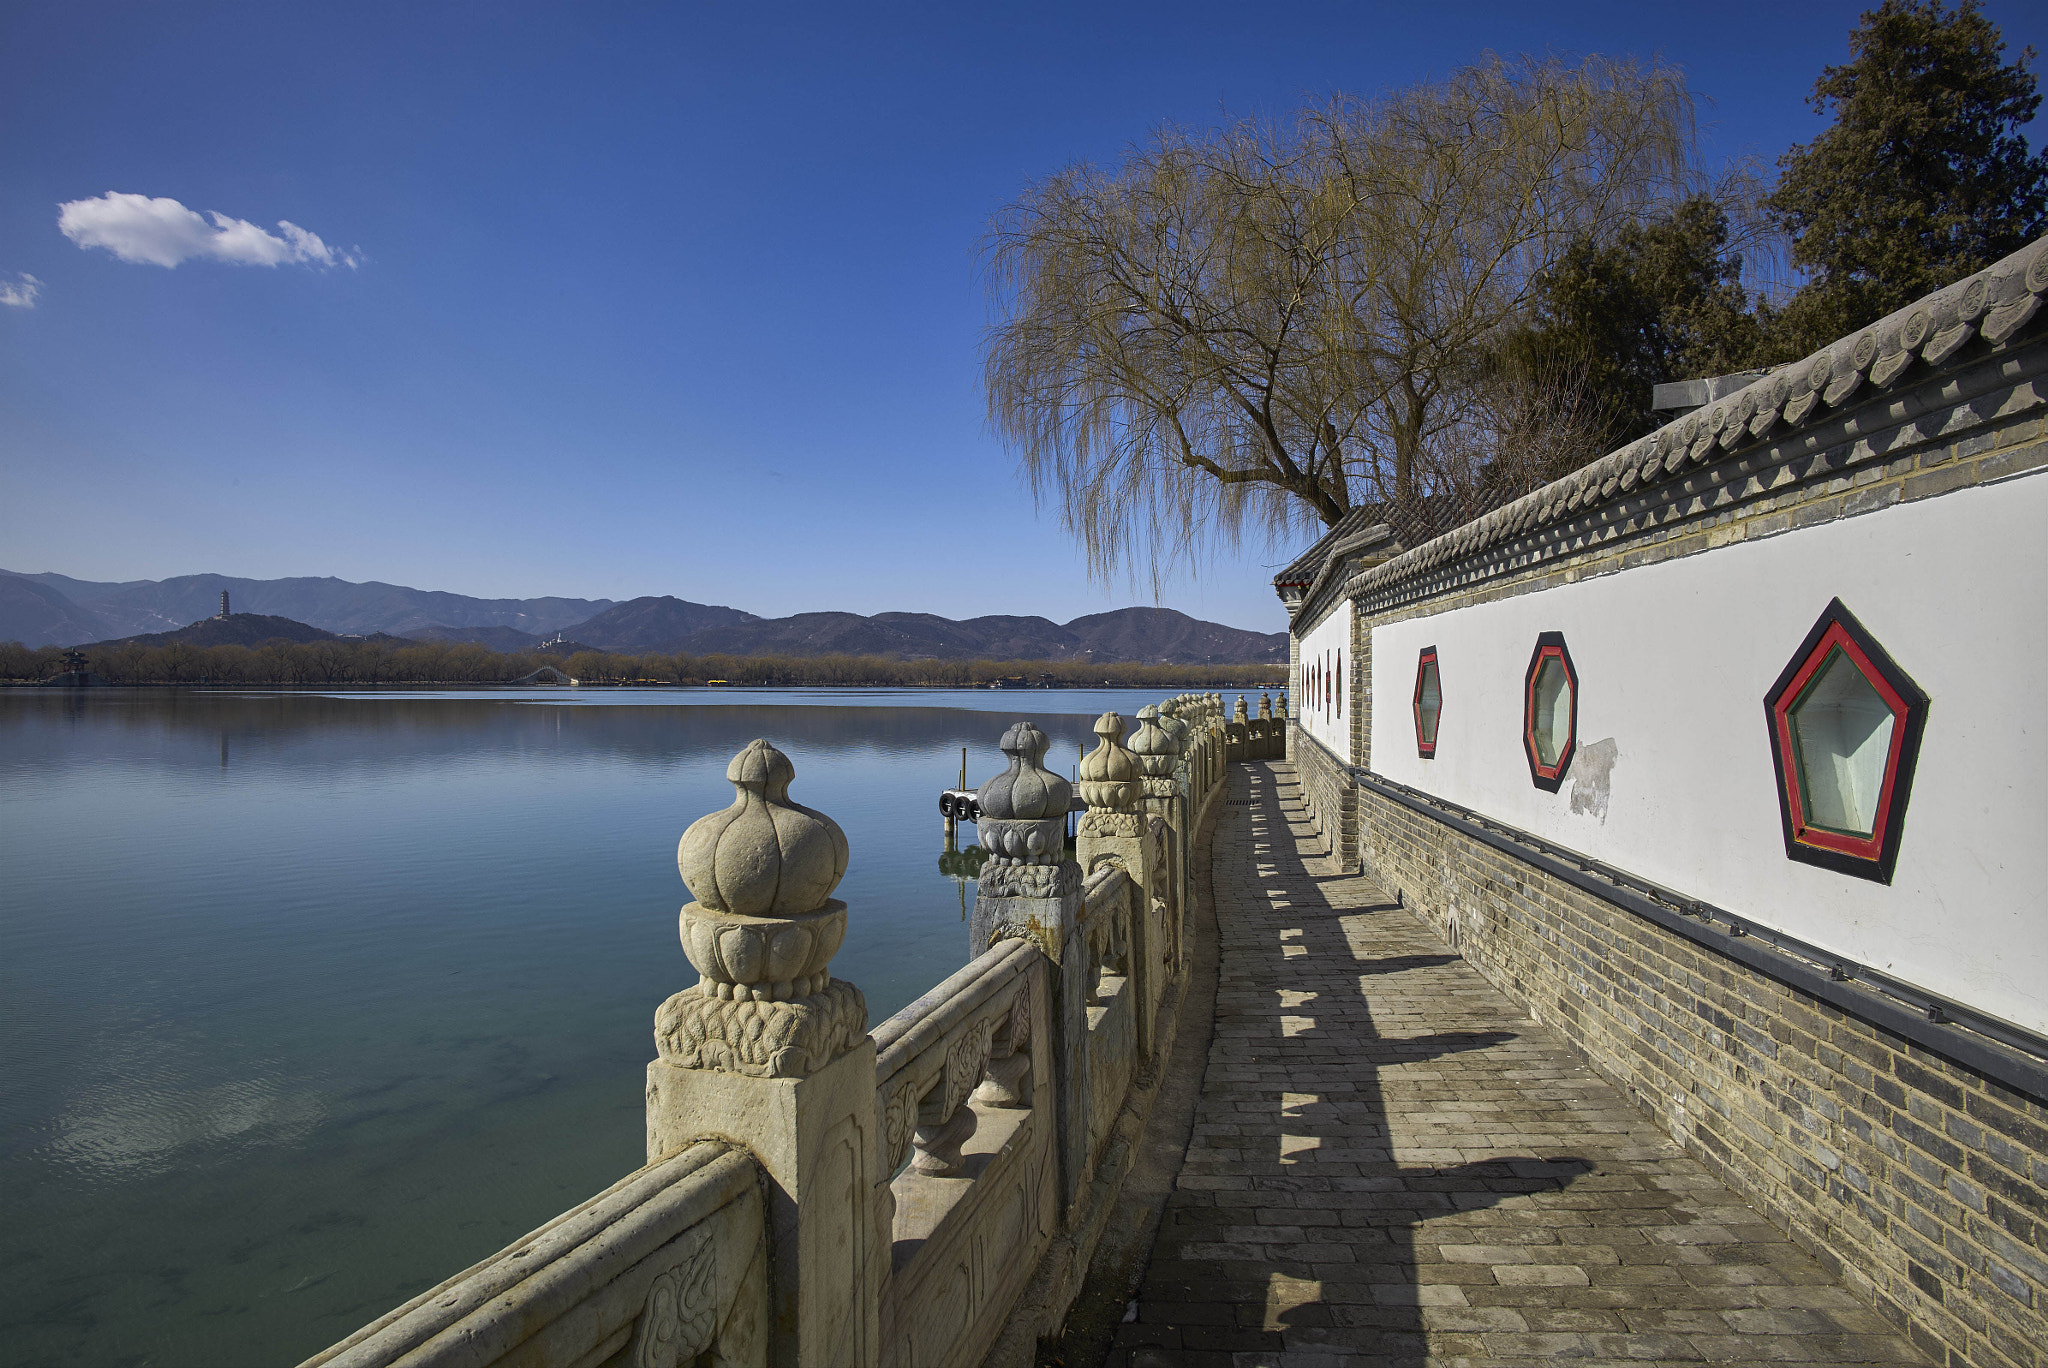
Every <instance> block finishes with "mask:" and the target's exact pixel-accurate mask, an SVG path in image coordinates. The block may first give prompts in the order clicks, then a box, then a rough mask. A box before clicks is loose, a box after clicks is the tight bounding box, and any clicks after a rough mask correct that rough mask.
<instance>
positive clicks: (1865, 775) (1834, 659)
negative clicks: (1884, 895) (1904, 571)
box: [1764, 599, 1927, 883]
mask: <svg viewBox="0 0 2048 1368" xmlns="http://www.w3.org/2000/svg"><path fill="white" fill-rule="evenodd" d="M1764 707H1765V711H1766V713H1767V714H1768V716H1769V718H1770V725H1771V759H1772V761H1773V763H1774V764H1775V766H1776V769H1777V776H1778V810H1779V816H1780V818H1781V819H1782V821H1783V824H1784V832H1785V854H1786V855H1787V857H1789V858H1791V859H1794V860H1798V861H1800V862H1802V863H1805V864H1812V865H1819V866H1821V867H1822V868H1824V869H1832V870H1835V871H1837V872H1839V873H1843V874H1853V875H1855V876H1857V877H1859V878H1865V879H1875V880H1877V881H1879V882H1880V883H1890V882H1891V879H1892V870H1893V868H1894V866H1895V865H1896V864H1897V862H1898V848H1899V836H1900V834H1901V832H1902V831H1903V830H1904V824H1905V817H1906V798H1907V796H1908V794H1909V793H1910V791H1911V789H1912V785H1913V767H1914V764H1915V762H1916V760H1917V759H1918V756H1919V751H1920V734H1921V731H1922V729H1923V728H1924V727H1925V725H1926V720H1927V695H1926V694H1925V693H1923V692H1921V690H1920V688H1919V686H1918V685H1916V684H1914V682H1913V681H1912V679H1911V678H1909V677H1908V676H1907V675H1906V673H1905V672H1904V671H1903V670H1901V669H1900V668H1899V667H1898V664H1897V663H1896V662H1895V661H1893V660H1892V658H1891V657H1890V656H1889V655H1887V654H1886V653H1885V650H1884V648H1883V647H1882V646H1879V645H1878V644H1877V642H1876V640H1875V639H1874V638H1872V637H1871V635H1870V633H1869V632H1867V631H1865V630H1864V628H1863V624H1862V623H1860V622H1858V621H1857V620H1856V618H1855V616H1854V615H1853V614H1852V613H1850V611H1849V610H1848V609H1847V608H1846V607H1844V606H1843V604H1842V601H1841V600H1840V599H1836V600H1834V601H1833V602H1831V603H1830V604H1828V607H1827V611H1826V612H1824V613H1822V614H1821V616H1820V621H1818V622H1816V623H1815V624H1814V625H1813V630H1812V631H1810V632H1808V633H1807V635H1806V640H1805V641H1804V642H1802V643H1800V647H1799V651H1798V653H1797V654H1795V655H1794V656H1793V657H1792V661H1791V663H1790V664H1788V665H1787V666H1786V667H1785V669H1784V672H1783V673H1782V674H1780V675H1779V676H1778V680H1777V683H1775V684H1774V685H1772V686H1771V691H1770V692H1769V693H1768V694H1766V695H1765V696H1764Z"/></svg>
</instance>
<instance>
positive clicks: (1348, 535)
mask: <svg viewBox="0 0 2048 1368" xmlns="http://www.w3.org/2000/svg"><path fill="white" fill-rule="evenodd" d="M1339 533H1344V535H1342V536H1339V535H1338V534H1339ZM1323 541H1324V542H1327V543H1328V545H1327V546H1326V547H1324V549H1323V553H1322V557H1321V563H1320V564H1319V565H1318V566H1317V568H1316V572H1315V574H1314V576H1312V577H1311V578H1308V579H1305V580H1288V581H1282V580H1275V581H1274V587H1275V588H1276V589H1289V588H1294V587H1296V586H1297V585H1299V586H1300V587H1301V596H1300V597H1299V598H1297V599H1295V600H1294V602H1293V603H1292V604H1291V605H1290V612H1289V621H1290V622H1292V621H1298V620H1300V618H1301V617H1302V616H1303V615H1304V614H1305V613H1307V612H1309V611H1310V610H1311V609H1312V608H1314V607H1315V606H1316V605H1317V603H1318V601H1319V600H1320V599H1321V598H1322V597H1324V591H1325V590H1327V589H1328V588H1330V586H1331V585H1332V584H1333V583H1335V582H1336V579H1337V577H1338V576H1339V575H1340V574H1342V573H1343V570H1344V563H1345V561H1347V560H1348V559H1350V558H1351V557H1352V556H1353V555H1354V554H1356V553H1357V552H1359V551H1362V550H1364V549H1366V548H1367V547H1371V546H1376V545H1389V546H1395V547H1398V546H1399V545H1400V543H1399V542H1398V541H1396V540H1395V537H1394V529H1393V526H1392V524H1389V523H1384V522H1376V523H1370V524H1368V525H1366V526H1364V527H1360V528H1357V529H1355V530H1352V531H1350V532H1345V530H1344V528H1343V526H1342V524H1339V525H1338V526H1337V527H1334V528H1332V529H1331V530H1330V535H1329V536H1326V537H1325V538H1324V539H1323ZM1318 545H1322V543H1318ZM1388 554H1389V555H1391V554H1393V553H1392V552H1391V551H1390V552H1389V553H1388ZM1385 559H1386V557H1385V556H1381V557H1378V558H1376V559H1375V561H1374V563H1375V564H1378V563H1380V562H1381V561H1384V560H1385ZM1296 564H1300V561H1296Z"/></svg>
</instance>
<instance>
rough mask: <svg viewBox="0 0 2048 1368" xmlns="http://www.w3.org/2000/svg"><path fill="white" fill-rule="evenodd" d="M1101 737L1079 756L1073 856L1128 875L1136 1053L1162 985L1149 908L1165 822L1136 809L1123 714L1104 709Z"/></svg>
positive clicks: (1084, 868) (1142, 1049) (1138, 793)
mask: <svg viewBox="0 0 2048 1368" xmlns="http://www.w3.org/2000/svg"><path fill="white" fill-rule="evenodd" d="M1095 735H1096V736H1097V737H1098V738H1100V740H1099V743H1098V744H1097V746H1096V747H1095V749H1094V750H1092V751H1090V752H1089V753H1088V755H1087V756H1086V757H1085V758H1084V759H1083V760H1082V761H1081V800H1082V801H1083V802H1085V803H1087V804H1088V811H1087V812H1085V813H1083V814H1082V815H1081V825H1080V827H1079V829H1078V830H1077V831H1076V832H1075V835H1074V857H1075V859H1077V860H1078V861H1079V862H1080V865H1081V873H1082V877H1083V878H1086V877H1087V876H1088V875H1091V874H1093V873H1094V872H1095V871H1096V870H1098V869H1100V868H1102V867H1103V866H1104V865H1118V866H1120V867H1122V869H1123V870H1124V872H1125V874H1126V875H1128V876H1129V878H1130V881H1131V906H1130V921H1131V924H1130V937H1131V939H1130V946H1129V951H1128V957H1129V961H1130V963H1129V965H1128V968H1129V972H1130V980H1131V987H1132V990H1133V992H1134V993H1135V996H1134V998H1133V999H1132V1001H1133V1002H1134V1003H1135V1004H1136V1007H1137V1010H1136V1012H1135V1013H1134V1014H1133V1015H1135V1016H1136V1018H1137V1026H1138V1053H1139V1055H1140V1056H1141V1057H1146V1058H1149V1057H1150V1056H1151V1054H1152V1046H1153V1041H1152V1032H1153V1014H1154V1011H1155V1009H1156V1008H1157V1007H1158V1005H1159V994H1160V990H1161V988H1162V987H1163V986H1164V974H1163V973H1162V968H1161V965H1160V962H1159V961H1160V955H1159V950H1158V945H1157V943H1158V940H1159V936H1160V930H1159V928H1158V927H1157V925H1156V923H1155V920H1154V917H1153V915H1152V914H1153V908H1152V898H1153V893H1154V890H1153V879H1154V876H1155V874H1156V873H1157V872H1158V869H1157V866H1158V858H1157V856H1156V854H1155V852H1156V850H1157V847H1158V843H1159V838H1158V835H1157V833H1155V832H1154V830H1153V823H1154V822H1155V821H1157V822H1160V825H1161V827H1162V828H1163V826H1164V822H1163V821H1160V819H1158V818H1154V817H1151V816H1149V815H1148V814H1146V813H1144V812H1142V811H1140V810H1139V804H1140V802H1141V801H1142V799H1143V797H1144V787H1143V782H1142V781H1143V778H1144V776H1143V774H1142V773H1141V772H1140V770H1139V768H1138V759H1137V757H1136V756H1134V755H1132V754H1131V753H1130V752H1129V751H1128V750H1125V749H1124V746H1123V735H1124V720H1123V718H1121V717H1119V716H1118V715H1117V714H1115V713H1113V712H1106V713H1104V714H1103V715H1102V716H1101V717H1099V718H1097V719H1096V721H1095Z"/></svg>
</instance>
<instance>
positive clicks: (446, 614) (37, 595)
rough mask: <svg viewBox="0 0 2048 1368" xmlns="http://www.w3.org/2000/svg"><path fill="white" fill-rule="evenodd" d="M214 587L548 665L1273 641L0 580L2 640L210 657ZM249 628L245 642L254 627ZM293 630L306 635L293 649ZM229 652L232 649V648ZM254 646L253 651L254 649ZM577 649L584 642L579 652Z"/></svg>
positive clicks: (686, 606)
mask: <svg viewBox="0 0 2048 1368" xmlns="http://www.w3.org/2000/svg"><path fill="white" fill-rule="evenodd" d="M223 589H225V590H227V591H228V593H229V594H230V595H231V597H232V606H233V607H234V608H236V609H238V610H239V611H237V612H236V613H235V615H234V618H233V619H230V622H233V621H235V620H237V619H242V618H249V619H263V620H266V621H271V622H282V623H288V624H290V630H287V629H279V630H274V631H271V632H270V633H269V635H270V636H284V637H286V638H287V639H289V640H294V641H312V640H323V639H325V638H326V637H328V636H374V635H377V634H385V635H389V636H393V637H406V638H412V639H417V640H422V641H469V642H475V643H477V644H479V645H483V646H487V647H489V648H490V649H492V650H495V651H524V650H537V649H540V648H541V643H543V642H544V641H549V640H552V639H554V638H557V637H562V638H566V639H567V640H566V641H565V643H564V645H562V646H557V647H553V648H550V649H551V651H552V653H554V654H567V653H573V652H574V651H576V650H584V649H596V650H603V651H620V652H628V653H636V654H638V653H661V654H672V653H676V652H684V653H687V654H690V655H713V654H721V653H722V654H729V655H783V656H820V655H874V656H883V657H887V658H891V659H896V660H927V659H930V660H975V659H982V660H1089V661H1094V662H1096V663H1099V664H1105V665H1108V664H1116V663H1123V662H1130V663H1139V664H1172V665H1240V664H1279V663H1281V662H1284V661H1285V660H1286V659H1287V636H1286V634H1285V633H1284V632H1270V633H1269V632H1247V631H1243V630H1241V629H1239V628H1236V627H1226V626H1224V625H1223V624H1221V623H1215V622H1203V621H1200V620H1199V619H1196V618H1191V617H1189V616H1188V615H1187V614H1185V613H1180V612H1176V611H1174V610H1173V609H1171V608H1120V609H1117V610H1116V611H1114V612H1108V613H1091V614H1089V615H1088V616H1086V617H1078V618H1075V619H1074V620H1073V621H1072V622H1069V623H1066V624H1064V625H1062V624H1060V623H1057V622H1054V621H1052V620H1051V619H1050V618H1042V617H1024V616H1013V615H1005V614H995V615H991V616H988V617H977V618H969V619H967V620H966V621H964V622H956V621H954V620H953V619H952V618H944V617H939V616H937V615H935V614H932V613H876V614H875V615H873V616H872V617H867V616H863V615H861V614H859V613H833V612H822V613H797V614H794V615H792V616H790V617H783V618H762V617H758V616H756V615H755V614H753V613H749V612H745V611H742V610H741V609H738V608H727V607H722V606H718V605H713V604H705V603H692V602H690V601H689V600H688V599H680V598H676V597H674V596H673V595H666V594H664V595H648V596H646V597H643V598H636V599H631V600H628V601H627V602H624V603H616V602H614V601H612V600H610V599H575V598H534V599H480V598H470V597H468V596H466V595H462V594H446V593H440V592H437V591H430V590H423V589H408V588H406V587H404V586H402V585H395V584H382V583H378V582H376V581H372V582H370V583H367V584H356V583H353V582H351V581H348V580H341V579H333V578H298V579H278V580H250V579H236V578H234V577H232V576H227V575H184V576H179V577H177V578H174V579H167V580H129V581H126V582H122V583H114V582H106V581H94V580H80V579H72V578H71V577H69V576H67V575H56V574H35V575H25V574H18V573H16V572H14V571H9V570H0V641H20V642H22V643H24V644H25V645H28V646H76V645H80V644H83V643H86V642H104V641H108V640H122V641H127V640H137V641H139V640H145V639H147V640H166V641H167V640H181V641H195V642H197V641H199V640H200V638H199V637H194V636H190V635H186V634H187V633H189V632H193V631H201V629H204V630H203V631H202V636H204V638H205V644H209V645H213V644H220V642H221V641H222V640H227V639H229V638H221V637H219V630H220V629H213V628H206V624H207V623H209V622H212V621H213V620H214V618H213V614H214V613H215V612H216V611H218V609H219V606H220V594H221V591H222V590H223ZM251 630H254V629H253V628H252V629H251ZM293 630H303V631H308V632H315V633H318V634H319V635H317V636H312V637H304V636H294V635H292V631H293ZM233 639H236V640H239V639H240V638H239V637H235V638H233ZM266 639H268V638H267V637H256V638H254V639H253V640H266ZM578 643H582V644H578Z"/></svg>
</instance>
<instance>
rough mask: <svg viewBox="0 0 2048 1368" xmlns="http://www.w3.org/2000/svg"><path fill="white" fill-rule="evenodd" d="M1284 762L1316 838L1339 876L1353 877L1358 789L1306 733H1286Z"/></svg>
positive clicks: (1354, 869) (1325, 751)
mask: <svg viewBox="0 0 2048 1368" xmlns="http://www.w3.org/2000/svg"><path fill="white" fill-rule="evenodd" d="M1288 739H1289V741H1290V743H1291V745H1290V747H1289V755H1288V758H1289V759H1290V760H1292V761H1293V762H1294V768H1295V772H1296V774H1297V775H1299V776H1300V779H1301V797H1302V802H1303V803H1304V804H1305V805H1306V806H1307V807H1308V810H1309V815H1310V817H1311V818H1313V819H1314V822H1315V828H1316V832H1317V834H1319V835H1320V836H1321V837H1322V838H1323V840H1324V842H1325V843H1326V849H1327V850H1328V851H1329V852H1330V854H1331V855H1332V856H1333V857H1334V858H1335V859H1336V861H1337V867H1338V869H1339V871H1340V872H1342V873H1346V874H1355V873H1357V872H1358V870H1359V868H1360V866H1359V863H1358V801H1359V792H1358V786H1357V785H1355V784H1353V783H1352V782H1351V776H1350V775H1349V774H1347V773H1346V772H1345V769H1344V766H1343V765H1342V764H1341V763H1339V762H1338V760H1337V758H1336V757H1335V756H1333V755H1331V754H1330V753H1329V752H1328V751H1327V750H1324V749H1323V747H1322V744H1321V743H1320V742H1318V741H1316V740H1315V739H1314V738H1313V737H1311V736H1309V735H1308V733H1306V732H1302V731H1299V730H1294V731H1291V732H1290V735H1289V738H1288Z"/></svg>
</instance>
